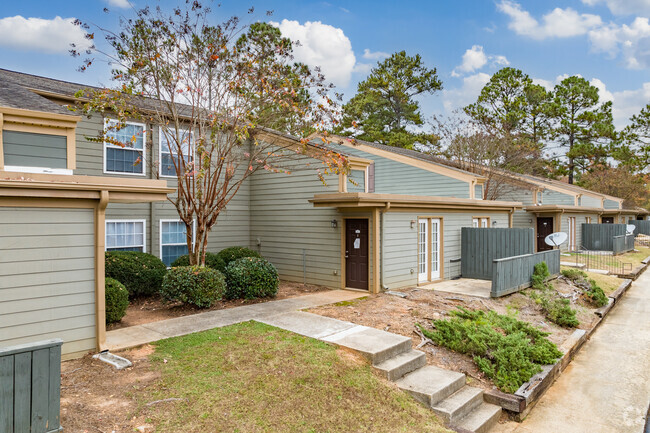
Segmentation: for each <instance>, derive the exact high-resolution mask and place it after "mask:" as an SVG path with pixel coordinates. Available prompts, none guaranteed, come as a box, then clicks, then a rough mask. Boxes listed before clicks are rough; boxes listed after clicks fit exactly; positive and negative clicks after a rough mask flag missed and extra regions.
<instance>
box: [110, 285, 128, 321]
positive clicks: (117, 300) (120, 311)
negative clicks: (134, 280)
mask: <svg viewBox="0 0 650 433" xmlns="http://www.w3.org/2000/svg"><path fill="white" fill-rule="evenodd" d="M104 287H105V292H106V323H115V322H119V321H120V320H122V317H124V315H125V314H126V307H128V306H129V292H128V291H127V290H126V287H124V284H122V283H120V282H119V281H117V280H115V279H113V278H106V279H105V282H104Z"/></svg>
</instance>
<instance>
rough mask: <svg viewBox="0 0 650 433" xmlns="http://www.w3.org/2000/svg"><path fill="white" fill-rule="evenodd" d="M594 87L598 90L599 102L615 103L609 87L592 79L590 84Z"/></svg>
mask: <svg viewBox="0 0 650 433" xmlns="http://www.w3.org/2000/svg"><path fill="white" fill-rule="evenodd" d="M589 84H591V85H592V86H594V87H595V88H597V89H598V100H599V101H600V102H601V103H602V102H609V101H612V102H614V95H613V94H612V92H610V91H609V90H607V86H606V85H605V83H603V82H602V81H600V80H599V79H598V78H592V79H591V81H590V82H589Z"/></svg>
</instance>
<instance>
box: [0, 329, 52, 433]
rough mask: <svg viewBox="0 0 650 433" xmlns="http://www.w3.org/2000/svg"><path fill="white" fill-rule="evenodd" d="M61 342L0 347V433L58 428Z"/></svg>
mask: <svg viewBox="0 0 650 433" xmlns="http://www.w3.org/2000/svg"><path fill="white" fill-rule="evenodd" d="M61 344H63V341H62V340H60V339H54V340H46V341H41V342H38V343H31V344H22V345H19V346H11V347H3V348H0V432H2V433H5V432H7V433H24V432H29V433H53V432H60V431H63V428H61V424H60V422H61V420H60V409H61Z"/></svg>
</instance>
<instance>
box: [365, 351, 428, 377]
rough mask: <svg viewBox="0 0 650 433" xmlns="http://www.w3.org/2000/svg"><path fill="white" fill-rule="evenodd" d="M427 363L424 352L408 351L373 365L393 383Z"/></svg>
mask: <svg viewBox="0 0 650 433" xmlns="http://www.w3.org/2000/svg"><path fill="white" fill-rule="evenodd" d="M426 363H427V357H426V355H425V354H424V352H420V351H419V350H409V351H408V352H404V353H400V354H399V355H397V356H394V357H392V358H390V359H387V360H386V361H384V362H382V363H380V364H377V365H375V366H374V367H375V368H376V369H377V370H379V371H380V372H381V373H382V374H383V375H384V377H385V378H386V379H388V380H392V381H393V382H394V381H396V380H397V379H399V378H400V377H402V376H404V375H405V374H407V373H410V372H412V371H413V370H417V369H418V368H420V367H424V366H425V365H426Z"/></svg>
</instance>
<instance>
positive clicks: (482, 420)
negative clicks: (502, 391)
mask: <svg viewBox="0 0 650 433" xmlns="http://www.w3.org/2000/svg"><path fill="white" fill-rule="evenodd" d="M500 416H501V406H497V405H494V404H489V403H481V404H480V405H479V406H478V407H477V408H476V409H474V410H473V411H472V412H470V413H469V415H467V416H466V417H465V418H463V419H461V420H460V421H459V422H458V423H457V424H455V425H456V426H457V427H461V428H463V429H465V430H469V431H471V432H474V433H486V432H487V431H488V430H490V429H491V428H492V426H494V425H495V424H496V423H497V421H499V417H500Z"/></svg>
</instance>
